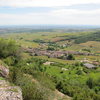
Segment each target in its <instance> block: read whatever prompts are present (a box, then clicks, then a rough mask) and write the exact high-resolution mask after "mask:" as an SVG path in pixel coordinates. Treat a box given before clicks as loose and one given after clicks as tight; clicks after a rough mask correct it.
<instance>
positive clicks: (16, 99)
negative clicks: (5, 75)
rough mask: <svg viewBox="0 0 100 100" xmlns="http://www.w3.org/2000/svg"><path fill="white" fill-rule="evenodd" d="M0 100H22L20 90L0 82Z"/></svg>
mask: <svg viewBox="0 0 100 100" xmlns="http://www.w3.org/2000/svg"><path fill="white" fill-rule="evenodd" d="M0 100H23V99H22V92H21V89H20V88H19V87H17V86H11V85H10V83H9V82H7V81H5V80H0Z"/></svg>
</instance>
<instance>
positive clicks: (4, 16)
mask: <svg viewBox="0 0 100 100" xmlns="http://www.w3.org/2000/svg"><path fill="white" fill-rule="evenodd" d="M33 24H60V25H64V24H67V25H69V24H70V25H79V24H81V25H100V0H0V25H33Z"/></svg>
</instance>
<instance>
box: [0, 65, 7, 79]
mask: <svg viewBox="0 0 100 100" xmlns="http://www.w3.org/2000/svg"><path fill="white" fill-rule="evenodd" d="M8 75H9V68H7V67H5V66H3V65H0V76H2V77H4V78H8Z"/></svg>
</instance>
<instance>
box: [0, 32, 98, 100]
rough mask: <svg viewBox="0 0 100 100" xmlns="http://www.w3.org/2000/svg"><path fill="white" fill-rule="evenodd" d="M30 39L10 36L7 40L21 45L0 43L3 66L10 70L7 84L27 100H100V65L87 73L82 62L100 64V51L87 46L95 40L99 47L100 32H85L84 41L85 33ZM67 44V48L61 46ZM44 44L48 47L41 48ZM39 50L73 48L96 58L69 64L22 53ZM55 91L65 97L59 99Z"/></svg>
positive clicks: (78, 58)
mask: <svg viewBox="0 0 100 100" xmlns="http://www.w3.org/2000/svg"><path fill="white" fill-rule="evenodd" d="M28 35H29V36H28ZM28 35H27V34H20V35H19V34H14V35H9V36H8V38H15V40H16V41H17V42H18V43H17V42H16V41H14V40H11V39H7V38H6V39H0V64H1V63H2V64H3V65H7V66H9V69H10V74H9V78H8V80H9V82H11V83H13V84H14V85H17V86H20V87H21V89H22V93H23V99H24V100H55V99H57V100H71V99H73V100H100V67H99V66H100V65H98V67H97V68H95V69H88V68H86V67H84V63H83V62H80V61H81V60H82V59H83V58H87V59H89V60H91V61H92V60H96V61H98V62H99V59H100V56H99V53H97V51H99V49H98V47H97V48H96V47H94V46H93V45H91V44H90V46H89V48H87V46H86V44H87V43H88V42H90V41H94V40H95V42H96V43H98V44H99V42H97V41H99V38H98V37H99V34H98V33H97V32H87V33H86V32H84V37H82V33H76V34H75V35H74V34H65V33H63V34H60V33H55V34H52V32H51V34H50V36H49V35H48V34H47V33H45V32H44V33H40V34H28ZM4 36H6V35H4ZM27 36H28V37H27ZM47 37H48V38H47ZM3 38H5V37H3ZM39 38H41V40H40V39H39ZM69 39H70V40H69ZM88 39H90V40H88ZM55 40H56V41H55ZM73 40H74V41H73ZM66 43H67V45H66V46H65V45H64V46H63V45H62V44H66ZM83 43H85V44H83ZM92 43H94V42H92ZM29 44H30V45H29ZM42 44H45V45H44V46H43V47H41V45H42ZM82 45H84V46H82ZM73 46H76V47H77V48H74V47H73ZM36 47H37V48H38V47H39V48H40V49H41V50H44V49H45V50H48V49H49V50H55V51H56V50H72V48H74V49H73V50H74V51H77V50H79V51H84V52H91V53H95V55H91V56H85V55H81V56H80V55H69V56H68V58H67V60H63V59H58V58H49V57H47V56H32V55H30V54H29V53H27V52H25V51H24V50H23V48H36ZM70 58H71V59H70ZM48 62H51V63H50V64H48ZM46 63H47V64H46ZM56 90H59V91H60V92H61V93H63V94H64V96H63V97H61V96H60V95H57V93H56V92H55V91H56Z"/></svg>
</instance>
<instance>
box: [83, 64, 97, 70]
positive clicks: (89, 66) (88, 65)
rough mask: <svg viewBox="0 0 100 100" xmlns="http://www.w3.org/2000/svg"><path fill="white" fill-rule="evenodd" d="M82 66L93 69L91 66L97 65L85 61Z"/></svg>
mask: <svg viewBox="0 0 100 100" xmlns="http://www.w3.org/2000/svg"><path fill="white" fill-rule="evenodd" d="M84 66H85V67H87V68H89V69H93V68H96V67H97V66H95V65H93V64H90V63H85V64H84Z"/></svg>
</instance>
